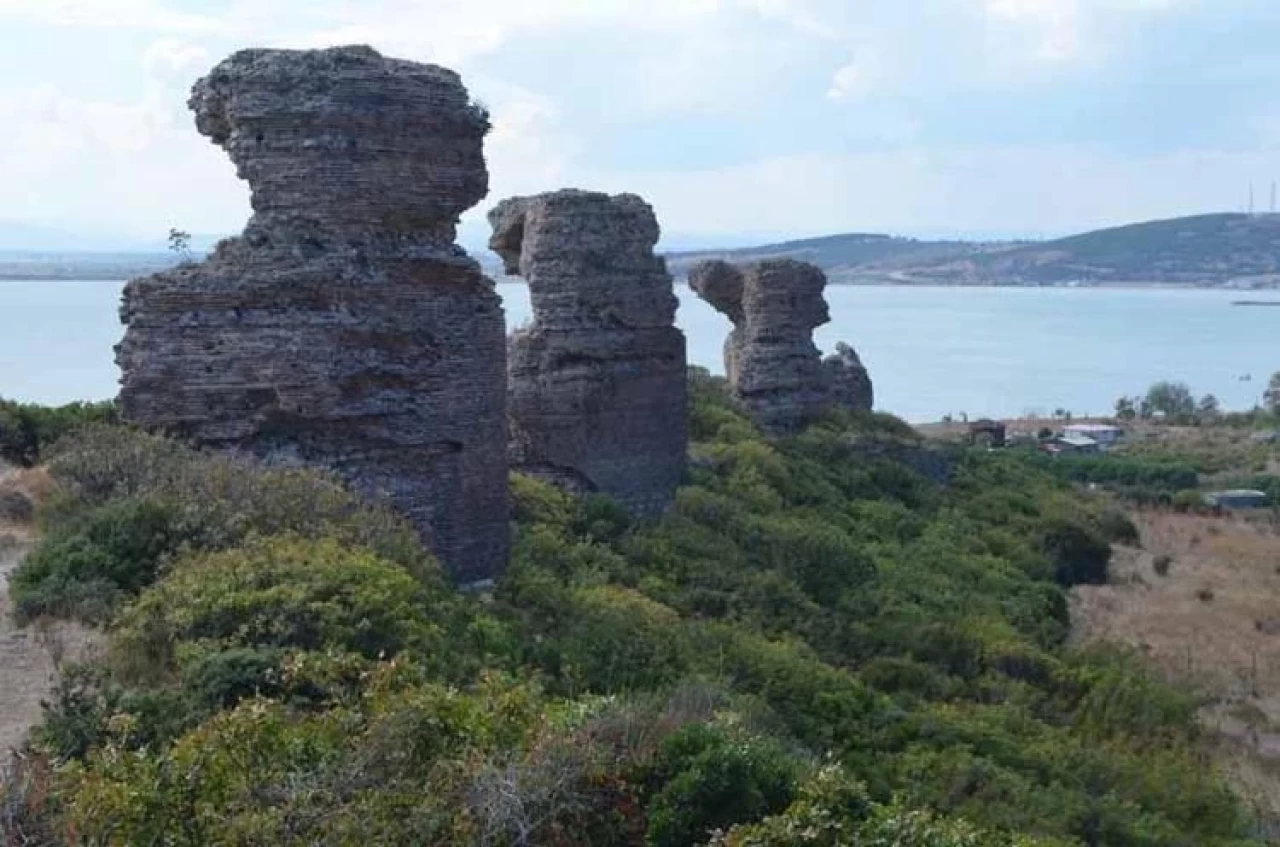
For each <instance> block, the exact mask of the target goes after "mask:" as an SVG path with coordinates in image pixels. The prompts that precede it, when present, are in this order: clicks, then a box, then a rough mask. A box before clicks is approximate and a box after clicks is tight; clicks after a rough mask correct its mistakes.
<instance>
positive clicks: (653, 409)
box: [489, 190, 689, 515]
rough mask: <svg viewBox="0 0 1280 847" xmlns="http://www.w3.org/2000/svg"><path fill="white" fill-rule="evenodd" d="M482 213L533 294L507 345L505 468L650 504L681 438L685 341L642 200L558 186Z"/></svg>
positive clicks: (645, 507) (655, 506)
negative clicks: (529, 310) (529, 319)
mask: <svg viewBox="0 0 1280 847" xmlns="http://www.w3.org/2000/svg"><path fill="white" fill-rule="evenodd" d="M489 221H490V222H491V223H492V225H493V238H492V240H491V241H490V247H491V248H492V249H493V250H494V252H496V253H497V254H498V255H499V256H501V257H502V260H503V262H504V264H505V265H506V271H507V273H509V274H518V275H520V276H522V277H524V279H525V281H526V282H527V283H528V284H529V296H530V299H531V300H532V303H533V323H532V324H531V325H529V326H527V327H524V328H522V329H519V330H517V331H516V332H514V333H513V334H512V335H511V338H510V340H509V371H510V397H509V409H510V418H511V462H512V466H513V467H514V468H515V469H517V470H520V471H522V472H524V473H528V474H531V475H533V476H538V477H540V478H543V479H546V480H549V481H551V482H553V483H556V484H558V485H560V486H562V487H564V488H566V489H568V490H570V491H574V492H595V491H598V492H601V493H604V494H608V495H610V496H611V497H613V498H615V499H616V500H618V501H619V502H620V503H621V504H622V505H624V506H625V507H626V508H627V509H628V510H630V511H631V512H632V513H633V514H638V515H656V514H659V513H661V512H662V511H663V510H665V509H666V507H667V506H668V505H669V504H670V503H671V501H672V498H673V497H674V496H675V491H676V486H678V485H679V484H680V480H681V478H682V476H683V474H684V469H685V461H686V452H687V448H688V441H689V438H688V432H687V426H688V424H687V417H688V415H687V409H686V406H687V399H686V391H687V388H686V385H687V383H686V374H685V370H686V367H685V338H684V333H682V332H681V331H680V330H678V329H676V327H675V314H676V307H677V305H678V302H677V300H676V296H675V292H674V290H673V286H672V280H671V276H670V274H668V273H667V268H666V263H665V262H664V261H663V259H661V258H660V257H658V256H656V255H654V252H653V248H654V245H656V244H657V242H658V235H659V231H658V221H657V218H656V217H655V216H654V213H653V209H652V208H650V206H649V204H648V203H646V202H644V200H642V199H641V198H639V197H637V196H635V195H633V194H620V195H617V196H612V197H611V196H609V195H607V194H600V193H597V192H589V191H577V190H565V191H556V192H553V193H549V194H539V195H537V196H535V197H513V198H511V199H509V200H504V201H503V202H502V203H499V204H498V206H497V207H495V208H494V209H493V210H492V211H491V212H490V213H489Z"/></svg>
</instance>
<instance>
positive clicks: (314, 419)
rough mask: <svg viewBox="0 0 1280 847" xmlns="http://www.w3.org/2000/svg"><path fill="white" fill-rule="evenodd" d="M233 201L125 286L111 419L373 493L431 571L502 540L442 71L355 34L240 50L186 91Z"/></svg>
mask: <svg viewBox="0 0 1280 847" xmlns="http://www.w3.org/2000/svg"><path fill="white" fill-rule="evenodd" d="M190 106H191V108H192V110H193V111H194V112H195V115H196V125H197V127H198V128H199V130H200V132H202V133H203V134H204V135H206V136H208V137H209V138H210V139H211V140H212V141H213V142H214V143H216V144H218V145H219V146H221V147H222V148H223V149H224V150H226V152H227V153H228V155H229V156H230V157H231V159H232V161H233V162H234V163H235V165H236V169H237V172H238V173H239V175H240V176H241V177H242V178H244V179H245V180H247V181H248V182H249V186H250V189H251V191H252V202H253V209H254V215H253V217H252V219H251V220H250V222H249V224H248V226H247V227H246V229H245V232H244V235H243V236H242V237H240V238H235V239H230V240H228V241H224V242H223V243H222V244H220V245H219V246H218V248H217V249H216V250H215V251H214V253H213V254H212V255H211V256H210V257H209V258H208V259H207V260H206V261H205V262H203V263H201V264H198V265H188V266H183V267H179V268H177V269H175V270H172V271H168V272H165V273H161V274H157V275H155V276H151V277H147V278H144V279H138V280H134V281H133V282H131V283H130V284H129V285H128V287H127V288H126V290H125V295H124V303H123V306H122V308H121V318H122V320H123V321H124V323H125V324H127V326H128V329H127V331H126V334H125V338H124V341H123V342H122V343H121V344H120V345H119V347H118V348H117V361H118V363H119V365H120V368H121V370H122V372H123V376H122V379H121V391H120V404H121V409H122V412H123V414H124V416H125V418H126V419H128V420H130V421H132V422H135V423H138V424H141V425H144V426H146V427H148V428H153V429H161V430H166V431H171V432H175V433H178V434H181V435H184V436H186V437H188V438H190V439H192V440H194V441H196V442H198V443H201V444H205V445H211V446H215V447H227V448H236V449H242V450H246V451H250V452H252V453H255V454H258V455H260V456H263V457H265V458H267V459H269V460H273V461H277V462H301V463H310V464H317V465H322V466H325V467H328V468H332V469H334V470H336V471H337V472H338V473H340V474H341V475H342V476H344V477H345V478H346V479H347V480H349V481H350V482H351V483H352V484H353V486H354V487H355V488H357V489H358V490H361V491H364V492H367V493H369V494H373V495H385V496H386V497H388V498H390V500H391V501H392V502H393V503H394V504H396V505H397V506H399V508H401V509H402V510H403V511H404V512H405V513H406V514H407V515H408V516H409V517H410V518H411V519H412V520H413V521H414V522H415V524H416V525H417V526H418V527H419V528H420V530H421V531H422V533H423V536H424V539H425V540H426V542H427V543H428V545H429V546H430V547H431V549H432V550H433V551H434V552H435V553H436V554H437V555H438V556H439V557H440V559H441V560H442V561H443V563H444V564H445V566H446V567H447V569H448V570H449V571H450V572H451V573H452V575H453V576H454V577H455V578H456V579H457V580H459V581H461V582H472V581H476V580H480V579H484V578H487V577H490V576H493V575H494V574H496V573H497V572H498V571H499V570H500V569H501V568H502V567H503V565H504V564H505V562H506V557H507V551H508V545H509V541H508V524H507V460H506V453H505V450H504V449H503V445H505V444H506V441H507V424H506V357H505V325H504V318H503V312H502V308H501V304H500V300H499V298H498V296H497V294H496V293H495V291H494V289H493V284H492V283H491V282H490V281H489V280H487V279H485V277H484V276H483V275H482V274H481V272H480V268H479V265H478V264H477V263H476V262H475V261H474V260H472V259H471V258H469V257H468V256H467V255H466V253H465V252H464V251H463V250H462V249H461V248H459V247H457V246H456V245H455V244H454V237H455V226H456V222H457V219H458V216H459V215H460V214H461V213H462V212H463V211H465V210H466V209H467V208H469V207H471V206H473V205H475V204H476V203H477V202H479V201H480V200H481V199H482V198H483V197H484V195H485V194H486V192H487V191H488V174H487V172H486V170H485V162H484V156H483V149H482V142H483V138H484V136H485V134H486V132H487V131H488V129H489V121H488V116H487V115H486V114H485V112H484V110H483V109H481V108H480V107H478V106H476V105H475V104H473V103H472V102H471V100H470V98H469V97H468V94H467V90H466V89H465V88H464V87H463V85H462V83H461V81H460V79H459V77H458V76H457V74H455V73H453V72H452V71H449V70H446V69H444V68H440V67H436V66H432V65H422V64H417V63H413V62H405V61H398V60H394V59H386V58H383V57H382V56H380V55H379V54H378V53H376V52H375V51H373V50H371V49H369V48H364V47H347V48H336V49H331V50H316V51H288V50H246V51H242V52H239V53H236V54H235V55H233V56H232V57H230V58H229V59H227V60H226V61H224V62H222V63H221V64H219V65H218V66H217V67H216V68H214V69H213V71H212V72H211V73H210V74H209V75H208V76H207V77H205V78H204V79H202V80H200V81H199V82H198V83H196V85H195V88H194V89H193V93H192V96H191V100H190Z"/></svg>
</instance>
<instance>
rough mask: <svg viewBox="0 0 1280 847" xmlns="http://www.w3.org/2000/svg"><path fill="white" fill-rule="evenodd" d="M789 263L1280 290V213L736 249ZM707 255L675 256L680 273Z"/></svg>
mask: <svg viewBox="0 0 1280 847" xmlns="http://www.w3.org/2000/svg"><path fill="white" fill-rule="evenodd" d="M771 256H788V257H792V258H797V259H802V260H805V261H811V262H814V263H815V264H817V265H818V266H819V267H821V268H823V270H825V271H826V272H827V274H828V276H829V277H830V279H831V281H832V282H835V283H898V284H912V283H915V284H946V285H976V284H1000V285H1065V284H1087V285H1108V284H1112V285H1115V284H1167V285H1203V286H1219V285H1227V284H1231V285H1238V286H1242V287H1273V286H1276V285H1280V215H1244V214H1213V215H1197V216H1194V217H1185V218H1173V219H1170V220H1160V221H1147V222H1144V223H1136V224H1129V225H1127V226H1120V227H1113V228H1109V229H1101V230H1096V231H1093V232H1087V233H1082V234H1080V235H1073V236H1070V237H1067V238H1060V239H1057V240H1053V241H1044V242H1036V243H1025V242H1023V243H1017V244H977V243H966V242H955V241H915V240H912V239H898V238H891V237H889V236H868V235H861V234H853V235H836V236H828V237H826V238H816V239H810V240H807V241H794V242H786V243H782V244H774V245H766V246H763V247H757V248H751V249H749V250H733V251H726V252H725V253H723V254H721V257H723V258H727V259H729V260H731V261H752V260H756V259H760V258H765V257H771ZM707 257H709V254H703V255H701V256H697V257H690V256H685V255H682V256H676V257H673V266H674V267H675V268H676V269H677V270H680V269H682V268H684V267H686V266H687V264H689V263H691V261H692V260H695V259H697V258H707Z"/></svg>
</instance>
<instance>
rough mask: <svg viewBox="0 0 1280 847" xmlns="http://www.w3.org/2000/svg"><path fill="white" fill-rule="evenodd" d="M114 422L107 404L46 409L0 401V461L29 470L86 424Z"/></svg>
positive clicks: (113, 409)
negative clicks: (51, 449) (60, 441)
mask: <svg viewBox="0 0 1280 847" xmlns="http://www.w3.org/2000/svg"><path fill="white" fill-rule="evenodd" d="M118 422H119V413H118V411H117V409H116V407H115V404H114V403H113V402H111V401H107V402H103V403H71V404H68V405H66V406H59V407H49V406H37V405H34V404H29V403H16V402H14V401H12V400H4V399H0V461H4V462H8V463H10V464H14V465H19V466H23V467H30V466H32V465H35V464H37V463H38V462H39V461H40V460H41V458H42V457H43V455H44V453H45V451H46V450H47V449H48V448H49V447H50V446H51V445H52V444H54V443H55V442H57V441H58V440H59V439H60V438H62V437H63V436H65V435H67V434H68V433H71V432H74V431H75V430H76V429H78V428H80V427H83V426H86V425H89V424H115V423H118Z"/></svg>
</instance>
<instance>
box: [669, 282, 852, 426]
mask: <svg viewBox="0 0 1280 847" xmlns="http://www.w3.org/2000/svg"><path fill="white" fill-rule="evenodd" d="M826 285H827V278H826V276H825V275H824V274H823V273H822V271H821V270H820V269H818V268H817V267H815V266H814V265H811V264H809V263H807V262H798V261H796V260H794V259H770V260H766V261H763V262H758V263H755V264H750V265H746V266H743V267H738V266H735V265H731V264H729V263H728V262H723V261H718V260H717V261H710V262H702V263H700V264H699V265H697V266H696V267H694V268H693V269H692V270H691V271H690V273H689V286H690V287H691V288H692V289H693V290H694V291H695V292H696V293H697V294H698V296H700V297H702V299H704V300H706V301H707V302H708V303H710V304H711V305H712V306H713V307H715V308H716V310H718V311H719V312H721V313H722V314H724V315H725V317H727V318H729V320H730V321H731V322H732V323H733V330H732V331H731V332H730V333H729V337H728V339H727V340H726V341H725V349H724V361H725V375H726V376H727V378H728V381H729V387H730V390H731V391H732V392H733V395H734V398H735V399H736V401H737V402H738V404H739V405H740V406H741V407H742V409H743V410H744V411H745V412H746V413H747V414H748V415H749V416H750V417H751V419H752V420H754V421H755V422H756V423H757V425H759V426H760V428H761V429H763V430H765V431H766V432H768V433H771V434H775V435H780V434H786V433H790V432H795V431H797V430H799V429H801V428H802V427H803V426H804V425H805V424H807V423H809V422H811V421H813V420H814V419H815V418H817V417H819V416H820V415H821V414H822V413H823V411H824V410H826V409H828V408H830V407H832V406H841V407H844V408H850V409H866V410H869V409H870V408H871V404H872V388H871V380H870V377H869V376H868V375H867V372H866V369H865V368H864V367H863V366H862V362H861V361H860V360H859V359H858V355H857V353H855V352H854V351H853V348H851V347H849V346H848V345H847V344H841V345H839V346H838V347H837V348H836V353H835V354H834V355H832V356H830V357H828V358H827V359H826V360H823V359H822V357H821V354H820V353H819V352H818V348H817V347H816V346H814V343H813V331H814V330H815V329H816V328H818V327H819V326H822V325H823V324H825V323H826V322H827V321H829V320H830V314H829V312H828V310H827V301H826V299H825V298H824V297H823V289H824V288H826Z"/></svg>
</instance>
